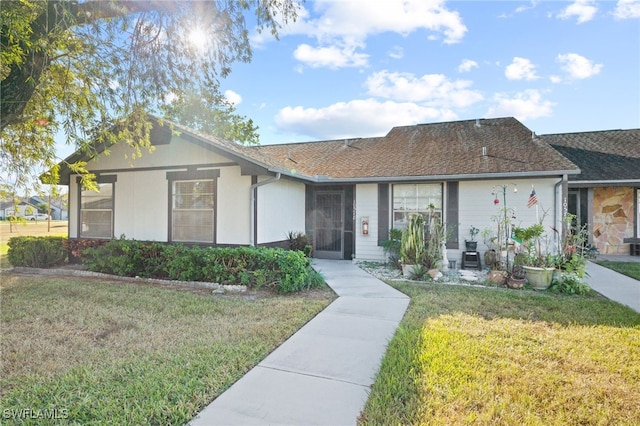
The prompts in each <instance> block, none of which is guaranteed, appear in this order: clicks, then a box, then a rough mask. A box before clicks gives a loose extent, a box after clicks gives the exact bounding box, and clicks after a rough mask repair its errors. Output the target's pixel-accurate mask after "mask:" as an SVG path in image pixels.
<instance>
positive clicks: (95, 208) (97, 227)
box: [78, 176, 115, 238]
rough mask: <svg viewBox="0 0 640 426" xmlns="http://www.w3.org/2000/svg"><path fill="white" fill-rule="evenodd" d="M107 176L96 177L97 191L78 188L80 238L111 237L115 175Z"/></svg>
mask: <svg viewBox="0 0 640 426" xmlns="http://www.w3.org/2000/svg"><path fill="white" fill-rule="evenodd" d="M108 178H111V179H106V177H105V178H103V179H100V178H99V179H98V191H90V190H87V189H81V190H80V232H79V233H78V235H80V238H113V187H114V182H115V176H109V177H108ZM107 181H108V182H107Z"/></svg>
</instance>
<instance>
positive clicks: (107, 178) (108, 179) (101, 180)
mask: <svg viewBox="0 0 640 426" xmlns="http://www.w3.org/2000/svg"><path fill="white" fill-rule="evenodd" d="M81 181H82V176H76V183H77V184H78V189H77V191H78V197H77V200H78V206H77V207H78V208H77V209H76V214H77V218H78V223H77V225H76V227H77V229H76V235H77V236H78V239H79V240H80V239H97V240H111V239H113V236H114V234H115V231H116V229H115V228H116V182H117V181H118V175H96V183H98V184H105V183H110V184H111V203H112V207H111V236H110V237H108V238H107V237H82V236H81V235H82V220H81V218H82V183H81Z"/></svg>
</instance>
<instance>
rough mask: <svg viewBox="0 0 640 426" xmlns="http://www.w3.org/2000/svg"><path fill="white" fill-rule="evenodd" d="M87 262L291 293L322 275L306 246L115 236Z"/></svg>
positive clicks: (110, 269) (118, 270)
mask: <svg viewBox="0 0 640 426" xmlns="http://www.w3.org/2000/svg"><path fill="white" fill-rule="evenodd" d="M83 262H84V264H85V265H86V266H87V268H88V269H89V270H91V271H94V272H103V273H107V274H114V275H120V276H129V277H133V276H139V277H146V278H168V279H171V280H179V281H206V282H215V283H220V284H243V285H246V286H248V287H253V288H260V287H268V288H271V289H274V290H275V291H277V292H278V293H290V292H294V291H300V290H302V289H305V288H310V287H315V286H317V285H319V284H318V282H322V277H318V276H316V275H312V276H310V273H311V272H313V270H312V269H311V267H310V263H309V259H308V258H306V257H305V255H304V252H301V251H290V250H283V249H279V248H256V247H234V248H213V247H206V248H202V247H193V248H187V247H184V246H181V245H169V244H161V243H153V242H146V243H145V242H139V241H133V240H125V239H118V240H112V241H109V242H108V243H106V244H104V245H103V246H101V247H97V248H89V249H85V250H84V258H83Z"/></svg>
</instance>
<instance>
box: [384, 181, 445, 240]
mask: <svg viewBox="0 0 640 426" xmlns="http://www.w3.org/2000/svg"><path fill="white" fill-rule="evenodd" d="M414 213H418V214H421V215H423V216H424V217H425V219H429V215H430V214H435V215H436V216H437V217H439V218H440V219H442V184H440V183H412V184H397V185H393V227H394V228H395V229H404V228H406V227H407V225H408V223H409V216H410V215H411V214H414Z"/></svg>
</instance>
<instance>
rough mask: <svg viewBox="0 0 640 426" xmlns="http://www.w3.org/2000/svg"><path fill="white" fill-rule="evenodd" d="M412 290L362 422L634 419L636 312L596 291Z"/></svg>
mask: <svg viewBox="0 0 640 426" xmlns="http://www.w3.org/2000/svg"><path fill="white" fill-rule="evenodd" d="M392 285H394V286H395V287H396V288H398V289H399V290H400V291H402V292H404V293H406V294H407V295H409V296H410V297H411V304H410V306H409V309H408V311H407V313H406V315H405V317H404V319H403V321H402V322H401V325H400V327H399V329H398V331H397V333H396V335H395V337H394V338H393V340H392V341H391V342H390V344H389V348H388V350H387V353H386V355H385V358H384V360H383V363H382V367H381V370H380V372H379V374H378V376H377V378H376V381H375V384H374V385H373V389H372V393H371V396H370V397H369V400H368V402H367V404H366V407H365V410H364V412H363V414H362V416H361V418H360V424H375V425H378V424H430V425H431V424H434V425H437V424H441V425H449V424H469V423H473V424H480V425H495V424H498V425H500V424H502V425H514V424H518V425H520V424H522V425H551V424H620V425H631V424H640V399H639V398H638V395H640V350H639V349H638V348H640V314H638V313H636V312H634V311H632V310H631V309H629V308H627V307H624V306H622V305H619V304H617V303H615V302H611V301H609V300H606V299H604V298H601V297H599V296H588V297H587V296H579V297H578V296H561V295H553V294H548V293H537V292H532V291H514V290H506V289H505V290H494V289H483V288H471V287H462V286H451V285H442V284H410V283H399V284H394V283H392Z"/></svg>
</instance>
